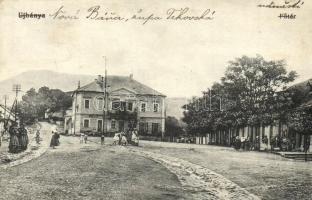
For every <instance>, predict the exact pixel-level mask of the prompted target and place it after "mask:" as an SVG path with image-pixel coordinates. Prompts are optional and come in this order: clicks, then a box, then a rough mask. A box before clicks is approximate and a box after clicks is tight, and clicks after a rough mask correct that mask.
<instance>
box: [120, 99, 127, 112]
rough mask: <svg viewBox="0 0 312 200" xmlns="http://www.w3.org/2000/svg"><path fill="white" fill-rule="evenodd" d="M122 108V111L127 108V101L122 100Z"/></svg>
mask: <svg viewBox="0 0 312 200" xmlns="http://www.w3.org/2000/svg"><path fill="white" fill-rule="evenodd" d="M120 110H122V111H125V110H126V102H124V101H121V102H120Z"/></svg>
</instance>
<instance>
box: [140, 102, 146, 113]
mask: <svg viewBox="0 0 312 200" xmlns="http://www.w3.org/2000/svg"><path fill="white" fill-rule="evenodd" d="M145 111H146V103H141V112H145Z"/></svg>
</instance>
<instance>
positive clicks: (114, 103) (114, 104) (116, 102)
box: [112, 101, 120, 110]
mask: <svg viewBox="0 0 312 200" xmlns="http://www.w3.org/2000/svg"><path fill="white" fill-rule="evenodd" d="M119 108H120V102H119V101H113V102H112V109H113V110H118V109H119Z"/></svg>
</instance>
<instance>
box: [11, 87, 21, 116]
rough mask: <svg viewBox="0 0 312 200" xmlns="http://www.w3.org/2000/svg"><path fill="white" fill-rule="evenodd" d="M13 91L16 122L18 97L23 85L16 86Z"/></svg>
mask: <svg viewBox="0 0 312 200" xmlns="http://www.w3.org/2000/svg"><path fill="white" fill-rule="evenodd" d="M13 91H14V92H15V122H16V121H17V97H18V93H19V92H20V91H21V84H14V85H13Z"/></svg>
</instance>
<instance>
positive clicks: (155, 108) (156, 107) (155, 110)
mask: <svg viewBox="0 0 312 200" xmlns="http://www.w3.org/2000/svg"><path fill="white" fill-rule="evenodd" d="M158 111H159V104H158V103H154V112H158Z"/></svg>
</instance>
